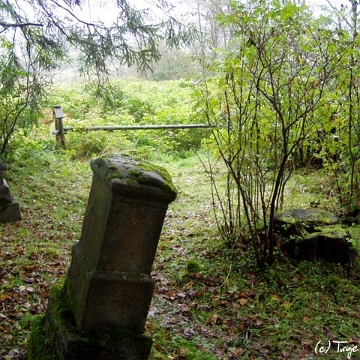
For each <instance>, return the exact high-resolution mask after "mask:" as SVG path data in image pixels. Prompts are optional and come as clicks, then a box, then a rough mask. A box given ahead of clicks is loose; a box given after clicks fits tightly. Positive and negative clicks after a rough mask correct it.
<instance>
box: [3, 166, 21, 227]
mask: <svg viewBox="0 0 360 360" xmlns="http://www.w3.org/2000/svg"><path fill="white" fill-rule="evenodd" d="M5 170H6V166H4V165H3V164H2V163H0V223H8V222H11V221H17V220H21V212H20V206H19V204H18V203H17V202H16V201H14V200H13V198H12V197H11V194H10V189H9V186H8V184H7V182H6V180H5V179H4V176H3V171H5Z"/></svg>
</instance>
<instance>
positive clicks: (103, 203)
mask: <svg viewBox="0 0 360 360" xmlns="http://www.w3.org/2000/svg"><path fill="white" fill-rule="evenodd" d="M91 168H92V170H93V173H94V175H93V182H92V187H91V191H90V196H89V200H88V205H87V208H86V212H85V217H84V222H83V228H82V234H81V239H80V241H79V242H78V243H77V244H76V245H74V247H73V250H72V261H71V265H70V268H69V271H68V276H67V278H66V281H65V285H64V287H63V288H62V290H61V291H58V292H57V295H52V296H51V297H50V301H49V307H48V311H47V315H46V319H45V320H44V321H45V323H48V324H51V326H50V327H52V328H54V330H55V332H56V333H58V334H61V336H56V341H54V342H55V343H56V345H55V347H56V348H57V350H56V351H57V353H56V354H58V353H59V348H60V353H62V354H65V356H64V357H61V359H62V358H64V359H81V354H82V351H84V349H83V350H82V349H81V348H82V345H81V344H82V342H83V341H82V339H83V338H84V336H85V337H86V338H87V341H86V342H85V343H86V344H88V345H87V350H86V351H89V346H90V349H92V348H93V347H94V346H95V344H96V346H95V347H94V349H95V348H96V349H98V348H99V349H101V354H106V355H101V356H104V357H103V358H104V359H127V358H129V359H130V358H131V359H139V360H140V359H141V360H143V359H147V357H148V355H149V353H150V349H151V339H148V338H147V337H146V336H144V328H145V322H146V318H147V314H148V311H149V307H150V303H151V299H152V295H153V290H154V280H153V279H152V278H151V276H150V273H151V268H152V265H153V261H154V257H155V253H156V249H157V245H158V241H159V237H160V233H161V229H162V225H163V221H164V218H165V215H166V210H167V207H168V204H169V203H170V202H171V201H173V200H175V198H176V194H177V192H176V189H175V187H174V186H173V184H172V181H171V178H170V176H169V175H168V173H167V172H166V171H165V170H164V169H162V168H160V167H156V166H154V165H152V164H150V163H147V162H144V161H139V160H135V159H133V158H131V157H128V156H120V155H117V156H111V157H106V158H99V159H96V160H93V161H92V162H91ZM59 303H61V304H62V305H61V306H59ZM64 304H65V305H64ZM64 306H65V310H64ZM59 309H61V310H59ZM59 312H61V313H62V314H64V313H66V319H67V320H69V314H70V319H72V320H73V324H72V325H71V329H67V330H66V329H65V330H64V329H61V328H62V327H63V326H62V325H59V324H57V323H59V321H58V318H59ZM65 322H66V321H65ZM70 322H71V321H70ZM41 326H44V324H42V325H41ZM45 327H46V326H45ZM56 328H58V329H56ZM74 328H75V329H74ZM74 333H75V334H77V335H76V336H74ZM64 339H65V340H64ZM74 339H75V340H74ZM108 339H111V341H110V342H109V343H110V344H111V346H110V345H109V349H106V346H105V345H104V344H106V343H107V342H108ZM124 339H126V341H125V340H124ZM33 344H34V341H30V345H31V346H30V348H31V349H32V348H33ZM89 344H90V345H89ZM69 349H70V350H69ZM74 349H76V350H74ZM114 349H119V350H118V352H120V353H122V354H118V355H116V356H115V357H112V356H113V355H111V354H110V353H112V352H113V351H114ZM134 349H138V350H136V351H135V353H136V352H138V353H137V355H136V354H135V355H131V357H130V355H129V354H130V353H131V354H134ZM32 351H33V350H31V351H30V353H31V352H32ZM94 351H95V352H96V351H98V352H99V351H100V350H94ZM70 353H71V356H70V355H69V354H70ZM99 354H100V352H99V353H98V355H97V357H96V356H95V357H94V359H102V357H101V356H100V355H99ZM57 356H58V355H57ZM66 356H67V357H66ZM84 358H86V357H84ZM88 358H89V357H88ZM90 358H91V359H92V357H90ZM90 358H89V359H90ZM28 359H36V357H32V356H30V357H29V356H28Z"/></svg>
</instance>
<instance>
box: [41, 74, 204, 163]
mask: <svg viewBox="0 0 360 360" xmlns="http://www.w3.org/2000/svg"><path fill="white" fill-rule="evenodd" d="M192 91H193V89H192V84H191V83H189V82H187V81H184V80H179V81H164V82H150V81H135V80H133V81H130V80H127V81H125V80H124V81H113V82H111V83H109V84H108V85H106V86H103V87H101V88H98V87H96V86H95V85H93V84H87V85H86V86H83V87H81V86H77V87H71V88H58V89H56V90H55V91H53V92H52V93H51V94H50V95H49V97H48V101H47V106H48V107H52V106H55V105H60V106H62V109H63V111H64V113H65V115H66V117H65V119H64V125H65V127H72V128H74V129H77V128H85V127H88V126H100V125H102V126H120V125H139V126H141V125H172V124H176V125H181V124H193V123H199V120H198V119H197V118H196V116H194V112H193V107H194V103H193V100H192V97H191V95H192ZM207 135H208V132H207V131H204V129H156V130H124V131H114V132H111V133H110V132H103V131H96V132H93V133H83V132H75V131H71V132H68V133H67V135H66V142H67V149H68V150H69V151H71V150H72V151H74V152H75V154H77V155H79V156H83V155H92V154H98V153H100V152H104V151H120V152H124V151H125V152H136V153H139V154H141V155H143V156H145V155H146V154H147V153H149V152H163V153H167V154H173V155H174V156H181V157H183V156H186V154H187V153H188V152H189V151H191V150H193V149H198V148H199V147H200V146H201V141H202V139H203V138H204V137H205V136H207Z"/></svg>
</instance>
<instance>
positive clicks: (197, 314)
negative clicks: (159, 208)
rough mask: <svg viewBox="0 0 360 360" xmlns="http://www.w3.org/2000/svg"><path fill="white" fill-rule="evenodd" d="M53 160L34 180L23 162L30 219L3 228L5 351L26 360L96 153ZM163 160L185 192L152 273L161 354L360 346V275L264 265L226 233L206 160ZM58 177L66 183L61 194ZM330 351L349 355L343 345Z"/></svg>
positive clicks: (304, 353)
mask: <svg viewBox="0 0 360 360" xmlns="http://www.w3.org/2000/svg"><path fill="white" fill-rule="evenodd" d="M30 165H31V164H30ZM30 165H29V168H31V166H30ZM160 165H164V164H161V163H160ZM53 166H54V169H53V170H54V171H53V172H50V173H49V165H48V166H47V167H46V168H45V167H41V166H37V167H36V166H33V167H32V169H36V174H35V173H34V174H31V177H29V174H27V173H26V171H19V170H18V169H17V168H16V165H15V166H14V170H13V171H12V173H11V174H10V176H11V181H9V183H10V186H11V190H12V192H13V193H14V194H16V196H17V197H18V201H19V202H20V204H21V211H22V214H23V220H22V221H19V222H16V223H11V224H3V225H1V235H0V241H1V242H0V309H1V312H0V332H1V335H2V336H1V338H0V356H1V358H2V359H25V353H26V341H27V339H28V337H29V334H30V329H31V323H32V321H33V319H34V316H37V315H39V314H43V313H44V311H45V310H46V306H47V299H48V297H49V291H50V288H51V286H52V285H53V284H55V283H57V282H58V281H59V279H61V278H63V277H64V276H66V272H67V268H68V265H69V261H70V253H71V247H72V244H73V242H74V241H76V240H78V239H79V237H80V232H81V223H82V218H83V213H84V210H85V205H86V199H87V196H88V193H89V188H90V182H91V171H90V168H89V166H88V161H87V162H86V163H85V164H79V163H75V164H74V163H69V161H68V160H66V161H65V160H64V159H62V160H61V161H60V159H59V161H58V162H56V163H54V164H53ZM164 166H165V167H166V168H168V170H169V172H170V173H171V175H172V177H173V180H174V183H175V185H176V186H177V187H178V190H179V196H178V199H177V200H176V201H175V202H174V203H173V204H171V206H170V208H169V211H168V213H167V217H166V220H165V223H164V227H163V232H162V235H161V239H160V242H159V246H158V251H157V255H156V259H155V263H154V267H153V272H152V276H153V277H154V279H155V282H156V289H155V293H154V297H153V301H152V305H151V308H150V312H149V316H148V321H147V324H146V329H147V331H148V332H149V333H150V334H151V336H152V337H153V341H154V343H153V347H152V353H151V357H150V358H151V359H200V360H205V359H294V360H295V359H312V358H316V356H317V354H316V353H315V350H316V345H317V344H318V343H319V341H321V342H322V343H324V344H325V343H327V342H328V341H345V342H347V344H348V345H349V346H360V337H359V335H360V331H359V330H360V329H359V324H360V322H359V317H360V305H359V304H360V303H359V279H358V277H357V276H356V275H353V276H349V275H348V274H347V272H346V271H345V270H344V269H343V268H341V267H340V266H338V265H334V264H325V263H322V262H318V263H307V262H304V263H301V264H294V263H291V262H289V261H288V260H287V259H285V258H283V257H282V256H280V255H279V257H278V261H277V263H276V264H275V265H274V266H273V267H272V268H265V269H261V270H259V269H257V268H256V266H255V260H254V254H253V253H252V250H251V247H244V246H242V244H237V245H238V246H234V247H232V248H228V247H227V246H226V243H225V242H223V241H222V240H221V239H220V238H219V237H218V235H217V230H216V229H217V227H216V224H215V220H214V216H213V213H212V207H211V204H212V200H211V196H210V190H209V184H208V183H207V180H206V176H205V175H204V173H203V171H202V166H201V164H199V163H198V162H197V158H196V157H193V158H189V159H187V160H186V161H185V162H184V160H181V161H172V162H167V163H165V165H164ZM50 168H51V165H50ZM70 169H71V171H70ZM63 173H66V174H67V176H62V175H61V174H63ZM56 174H57V175H56ZM54 178H55V180H58V182H59V183H61V189H62V190H61V191H54V181H55V180H54ZM44 194H46V197H45V196H44ZM359 353H360V352H359ZM359 353H353V354H352V357H351V358H354V359H356V358H357V357H358V356H359ZM326 358H327V359H338V358H339V354H338V353H337V351H336V346H335V345H334V346H332V347H331V349H330V350H329V352H328V353H327V357H326Z"/></svg>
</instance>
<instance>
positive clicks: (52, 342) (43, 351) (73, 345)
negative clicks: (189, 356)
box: [27, 286, 152, 360]
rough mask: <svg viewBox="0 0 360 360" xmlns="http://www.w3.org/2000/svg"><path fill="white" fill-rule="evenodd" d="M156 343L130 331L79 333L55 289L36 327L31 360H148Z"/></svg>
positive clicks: (29, 350)
mask: <svg viewBox="0 0 360 360" xmlns="http://www.w3.org/2000/svg"><path fill="white" fill-rule="evenodd" d="M151 345H152V340H151V338H150V337H147V336H146V335H144V334H134V333H133V332H131V331H128V330H126V329H122V330H121V329H118V330H113V329H112V330H111V331H109V332H106V331H102V332H101V333H93V334H91V335H89V334H85V333H81V332H79V331H78V330H77V329H76V327H75V321H74V317H73V314H72V313H71V310H70V306H69V305H68V304H67V299H66V296H65V293H64V291H63V289H62V288H61V287H58V286H56V287H55V289H54V288H53V289H52V293H51V297H50V299H49V305H48V308H47V311H46V314H45V316H42V317H39V318H38V319H37V320H36V322H35V323H34V324H33V327H32V332H31V337H30V340H29V343H28V352H27V360H50V359H51V360H53V359H56V360H147V359H148V358H149V355H150V351H151Z"/></svg>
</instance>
